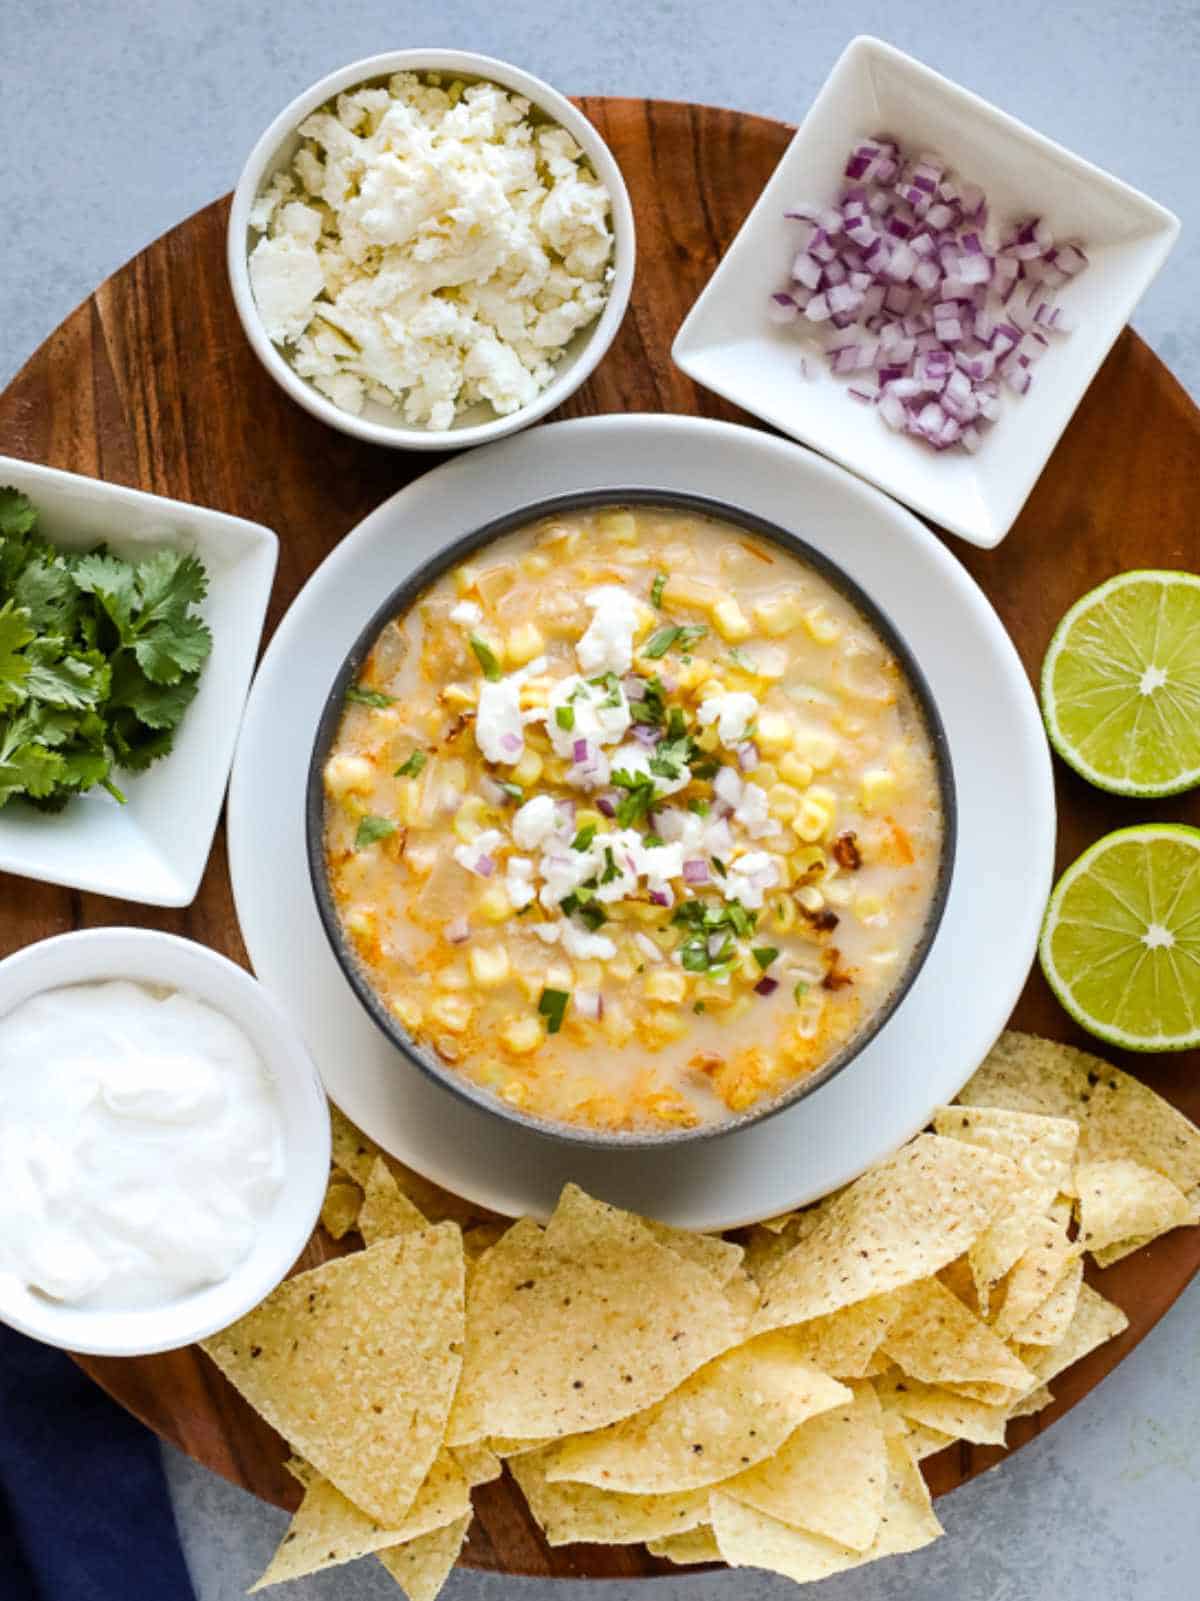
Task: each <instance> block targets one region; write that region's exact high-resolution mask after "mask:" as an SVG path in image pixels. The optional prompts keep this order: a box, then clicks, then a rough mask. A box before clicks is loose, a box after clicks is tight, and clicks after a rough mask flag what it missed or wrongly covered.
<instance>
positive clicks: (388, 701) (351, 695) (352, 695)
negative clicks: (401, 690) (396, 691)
mask: <svg viewBox="0 0 1200 1601" xmlns="http://www.w3.org/2000/svg"><path fill="white" fill-rule="evenodd" d="M346 699H347V700H348V701H350V702H351V703H352V704H353V705H355V706H374V707H376V708H378V709H382V708H383V707H385V706H394V705H395V704H396V697H395V696H394V695H385V694H384V693H383V691H382V689H371V688H370V687H369V686H368V685H367V684H351V685H350V688H349V689H348V690H347V691H346Z"/></svg>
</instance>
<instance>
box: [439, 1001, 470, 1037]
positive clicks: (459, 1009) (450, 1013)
mask: <svg viewBox="0 0 1200 1601" xmlns="http://www.w3.org/2000/svg"><path fill="white" fill-rule="evenodd" d="M474 1011H475V1008H474V1006H472V1004H471V1002H470V1001H469V1000H467V998H466V997H465V996H463V995H439V996H438V998H437V1000H436V1001H434V1003H433V1005H432V1006H431V1007H430V1008H429V1018H430V1021H431V1022H432V1023H435V1024H437V1026H438V1027H439V1028H444V1029H448V1030H449V1031H450V1033H451V1034H462V1033H463V1032H465V1030H466V1028H467V1025H468V1024H469V1023H470V1021H471V1017H472V1015H473V1014H474Z"/></svg>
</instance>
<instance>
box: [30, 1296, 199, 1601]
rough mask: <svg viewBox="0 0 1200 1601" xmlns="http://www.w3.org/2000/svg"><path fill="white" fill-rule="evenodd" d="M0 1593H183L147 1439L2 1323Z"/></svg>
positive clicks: (169, 1600)
mask: <svg viewBox="0 0 1200 1601" xmlns="http://www.w3.org/2000/svg"><path fill="white" fill-rule="evenodd" d="M0 1601H195V1597H194V1594H193V1591H192V1585H191V1581H190V1579H189V1578H188V1572H187V1568H186V1567H185V1566H184V1561H183V1552H182V1551H181V1549H180V1546H179V1535H178V1533H177V1531H176V1528H175V1517H174V1514H173V1512H172V1511H171V1503H170V1500H169V1499H168V1497H167V1485H166V1480H165V1478H164V1476H163V1469H162V1461H161V1458H160V1456H159V1450H158V1442H157V1440H155V1438H154V1436H153V1435H152V1434H151V1433H150V1431H149V1430H148V1429H145V1428H143V1427H142V1425H141V1424H140V1423H138V1422H136V1421H135V1419H133V1418H132V1417H130V1416H129V1414H128V1413H127V1412H124V1411H122V1410H121V1408H120V1407H119V1406H117V1404H116V1403H115V1402H114V1401H111V1400H109V1398H108V1396H107V1395H105V1394H104V1392H103V1391H102V1390H101V1389H99V1388H98V1387H97V1386H96V1385H95V1384H93V1383H92V1381H91V1380H90V1379H89V1378H88V1377H87V1376H86V1375H85V1374H84V1373H82V1372H81V1371H80V1370H79V1369H78V1368H77V1367H76V1366H75V1364H74V1363H73V1362H72V1361H71V1359H70V1358H69V1357H67V1356H64V1355H63V1353H62V1352H61V1351H55V1350H52V1349H51V1348H50V1347H49V1346H46V1345H38V1344H37V1343H35V1342H34V1341H33V1340H27V1339H25V1338H24V1336H23V1335H20V1334H14V1333H13V1331H12V1330H11V1329H8V1328H5V1327H3V1326H2V1325H0Z"/></svg>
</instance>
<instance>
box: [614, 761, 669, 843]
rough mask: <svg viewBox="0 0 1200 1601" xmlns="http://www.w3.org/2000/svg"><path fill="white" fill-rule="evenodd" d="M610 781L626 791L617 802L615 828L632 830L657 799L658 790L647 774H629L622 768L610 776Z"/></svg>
mask: <svg viewBox="0 0 1200 1601" xmlns="http://www.w3.org/2000/svg"><path fill="white" fill-rule="evenodd" d="M612 781H613V783H614V784H615V785H616V786H617V788H618V789H623V790H625V791H626V793H625V794H624V795H623V796H622V797H621V799H620V800H619V801H618V802H617V826H618V827H619V828H632V826H633V825H634V823H636V822H638V821H639V820H640V819H641V818H643V817H645V816H646V814H647V813H648V812H649V811H650V809H651V807H652V806H653V805H654V802H655V801H656V800H657V799H658V789H657V788H656V786H655V783H654V780H653V779H652V778H651V777H650V776H649V774H647V773H629V772H626V771H625V769H624V768H621V769H620V770H619V771H618V772H615V773H614V774H613V775H612Z"/></svg>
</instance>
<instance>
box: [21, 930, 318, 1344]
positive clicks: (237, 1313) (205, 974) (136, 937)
mask: <svg viewBox="0 0 1200 1601" xmlns="http://www.w3.org/2000/svg"><path fill="white" fill-rule="evenodd" d="M112 978H124V979H131V980H134V981H141V982H143V983H147V984H154V985H161V986H163V987H165V988H169V989H178V990H184V991H186V992H187V993H188V994H190V995H194V996H196V997H197V998H198V999H199V1000H201V1001H205V1002H207V1004H208V1005H210V1006H212V1007H213V1008H214V1009H215V1010H217V1011H219V1012H223V1013H224V1014H225V1016H226V1017H228V1018H230V1019H232V1021H233V1022H234V1023H236V1024H237V1025H238V1026H239V1028H241V1029H242V1030H243V1031H244V1032H245V1034H246V1035H247V1036H248V1037H249V1039H250V1040H251V1042H252V1043H253V1045H254V1046H255V1048H256V1050H257V1051H258V1054H259V1058H260V1060H261V1061H262V1064H263V1067H264V1068H265V1070H266V1072H267V1074H268V1076H269V1077H270V1078H271V1080H272V1081H273V1083H274V1085H275V1088H276V1091H277V1094H278V1099H279V1112H280V1120H281V1123H282V1134H283V1148H284V1175H283V1183H282V1185H281V1187H280V1190H279V1193H278V1195H277V1196H276V1198H275V1204H274V1207H273V1208H272V1210H271V1211H270V1213H269V1214H268V1215H267V1216H266V1218H264V1219H263V1221H262V1223H261V1225H260V1228H259V1232H258V1237H257V1239H256V1241H255V1244H254V1247H253V1249H252V1250H251V1252H250V1254H249V1255H248V1256H247V1257H246V1258H245V1260H244V1261H242V1262H241V1263H239V1264H238V1266H237V1267H236V1268H235V1269H234V1270H233V1272H232V1273H231V1274H230V1276H229V1277H228V1278H227V1279H224V1280H223V1281H222V1282H221V1283H220V1284H211V1285H206V1286H203V1287H202V1288H200V1289H198V1290H196V1291H194V1292H193V1293H192V1294H190V1295H186V1296H182V1297H180V1298H179V1299H177V1300H173V1301H170V1302H168V1303H167V1304H165V1305H163V1306H158V1307H139V1308H136V1309H133V1310H130V1311H120V1310H113V1309H111V1308H107V1307H105V1308H93V1307H87V1306H69V1305H66V1304H64V1303H60V1302H56V1301H51V1300H48V1299H46V1298H45V1297H44V1296H40V1295H34V1294H32V1293H31V1292H30V1291H29V1290H27V1289H26V1288H25V1286H24V1285H21V1284H18V1283H17V1282H16V1281H15V1280H14V1279H13V1278H12V1277H11V1276H10V1275H5V1274H0V1321H2V1322H5V1323H8V1324H10V1325H11V1326H12V1327H13V1328H14V1329H19V1330H20V1332H21V1333H22V1334H28V1335H31V1336H32V1337H33V1338H34V1339H35V1340H42V1341H44V1342H45V1343H46V1344H47V1345H57V1346H60V1347H62V1348H63V1349H64V1350H68V1351H82V1352H86V1353H88V1354H90V1355H95V1356H145V1355H148V1354H149V1353H150V1352H153V1351H170V1350H174V1349H175V1348H176V1347H177V1346H181V1345H190V1344H191V1343H192V1342H193V1341H194V1340H200V1339H204V1338H205V1336H207V1335H209V1334H213V1333H215V1332H216V1330H217V1329H223V1328H225V1327H226V1326H227V1325H228V1324H230V1323H232V1322H234V1321H235V1319H237V1318H239V1317H241V1316H242V1314H243V1313H245V1312H248V1311H249V1310H250V1308H251V1307H253V1306H257V1305H258V1303H259V1302H260V1301H261V1300H262V1299H263V1297H264V1296H265V1295H268V1294H269V1293H270V1292H271V1290H273V1289H274V1288H275V1286H276V1285H277V1284H278V1283H279V1282H280V1280H281V1279H283V1278H284V1276H285V1275H286V1273H287V1271H288V1269H289V1268H290V1267H291V1266H292V1264H293V1263H294V1262H295V1260H296V1258H297V1257H298V1256H299V1255H300V1252H301V1251H302V1250H303V1249H304V1246H305V1243H306V1241H307V1240H308V1237H309V1235H310V1234H311V1233H312V1230H313V1226H314V1225H315V1223H316V1220H317V1215H318V1213H319V1212H320V1209H321V1202H322V1199H323V1197H324V1194H325V1183H326V1180H327V1178H328V1175H329V1106H328V1102H327V1101H326V1099H325V1092H324V1090H323V1089H322V1087H321V1081H320V1079H319V1078H318V1077H317V1073H316V1069H315V1068H314V1067H313V1064H312V1060H311V1058H310V1057H309V1054H308V1051H307V1048H306V1047H305V1044H304V1041H303V1040H302V1039H301V1037H300V1035H299V1033H298V1032H297V1031H296V1028H295V1026H294V1024H293V1023H292V1022H291V1021H290V1019H289V1018H288V1017H287V1016H286V1015H285V1014H284V1012H283V1011H282V1010H281V1009H280V1008H279V1006H277V1005H276V1003H275V1001H273V1000H272V999H271V997H270V995H269V994H268V993H267V991H266V990H265V989H264V988H263V986H262V985H261V984H259V983H258V981H257V980H256V979H254V978H252V977H251V976H250V974H249V973H247V972H246V971H245V970H244V969H242V968H240V967H237V966H235V965H234V963H233V962H231V961H228V960H227V959H226V958H225V957H224V956H219V955H218V954H217V953H216V951H211V950H209V949H208V948H207V947H206V946H204V945H197V944H195V943H194V942H193V941H192V940H186V939H179V938H177V937H176V936H175V935H174V934H161V933H158V932H156V931H155V930H153V929H142V928H90V929H82V930H79V931H78V932H76V933H73V934H60V935H57V936H56V937H54V938H52V939H46V940H42V941H40V942H39V943H38V944H36V945H30V946H27V947H26V948H25V949H24V950H22V951H17V952H16V953H15V954H14V955H12V956H9V957H7V958H6V959H5V960H4V961H3V962H0V1018H3V1017H5V1016H7V1014H8V1013H9V1012H11V1011H12V1010H13V1009H14V1007H17V1006H19V1005H20V1004H21V1002H22V1001H26V1000H29V999H31V998H32V997H33V996H34V995H40V994H42V993H43V992H45V991H46V990H52V989H59V988H61V987H62V986H63V985H66V984H88V983H95V982H98V981H100V980H103V979H112Z"/></svg>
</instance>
